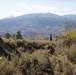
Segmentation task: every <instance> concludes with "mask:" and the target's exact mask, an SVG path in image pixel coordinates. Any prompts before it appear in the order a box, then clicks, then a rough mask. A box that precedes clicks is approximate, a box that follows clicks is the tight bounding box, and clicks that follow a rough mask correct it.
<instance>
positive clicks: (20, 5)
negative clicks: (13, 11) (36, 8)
mask: <svg viewBox="0 0 76 75" xmlns="http://www.w3.org/2000/svg"><path fill="white" fill-rule="evenodd" d="M17 6H18V7H25V6H27V5H26V4H25V3H20V4H18V5H17Z"/></svg>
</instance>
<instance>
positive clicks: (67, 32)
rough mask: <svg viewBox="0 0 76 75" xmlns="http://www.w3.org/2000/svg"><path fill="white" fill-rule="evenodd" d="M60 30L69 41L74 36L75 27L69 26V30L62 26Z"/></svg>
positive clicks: (75, 32)
mask: <svg viewBox="0 0 76 75" xmlns="http://www.w3.org/2000/svg"><path fill="white" fill-rule="evenodd" d="M62 31H63V36H64V37H65V39H66V40H68V41H70V40H73V39H75V38H76V28H70V29H69V30H65V29H64V28H63V30H62Z"/></svg>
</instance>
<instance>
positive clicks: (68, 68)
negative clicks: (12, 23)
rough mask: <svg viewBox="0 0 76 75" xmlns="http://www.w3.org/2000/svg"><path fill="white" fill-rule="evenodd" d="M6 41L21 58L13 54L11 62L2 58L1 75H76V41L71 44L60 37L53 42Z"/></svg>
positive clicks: (0, 64)
mask: <svg viewBox="0 0 76 75" xmlns="http://www.w3.org/2000/svg"><path fill="white" fill-rule="evenodd" d="M4 41H5V42H6V44H7V45H8V46H9V47H10V48H11V49H12V50H13V51H14V52H15V51H18V52H19V53H20V56H18V54H16V53H14V52H13V53H14V56H12V57H11V61H9V60H8V59H7V58H6V57H4V56H2V58H0V75H76V42H75V39H74V40H73V41H70V42H69V41H66V40H65V39H64V38H61V39H60V37H59V39H58V40H56V41H55V40H53V41H52V42H51V41H49V40H28V39H22V40H13V39H4ZM67 42H68V43H67ZM69 44H70V45H69ZM68 46H69V47H68Z"/></svg>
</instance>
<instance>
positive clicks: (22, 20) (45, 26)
mask: <svg viewBox="0 0 76 75" xmlns="http://www.w3.org/2000/svg"><path fill="white" fill-rule="evenodd" d="M65 18H66V19H65ZM66 20H68V21H70V20H73V22H75V21H76V15H75V14H72V15H70V16H69V15H63V16H60V15H57V14H53V13H35V14H34V13H33V14H27V15H22V16H18V17H11V18H5V19H0V32H3V33H4V32H10V33H16V32H17V31H18V30H20V31H21V32H22V34H24V35H25V34H26V32H31V33H36V32H37V33H45V34H46V33H59V32H60V28H61V27H63V26H64V27H66V26H67V24H66ZM70 24H71V23H70ZM74 26H75V25H74Z"/></svg>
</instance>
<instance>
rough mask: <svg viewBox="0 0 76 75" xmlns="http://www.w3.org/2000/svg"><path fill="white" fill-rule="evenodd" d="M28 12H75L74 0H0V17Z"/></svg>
mask: <svg viewBox="0 0 76 75" xmlns="http://www.w3.org/2000/svg"><path fill="white" fill-rule="evenodd" d="M29 13H55V14H58V15H64V14H76V0H0V19H1V18H5V17H9V16H20V15H24V14H29Z"/></svg>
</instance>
